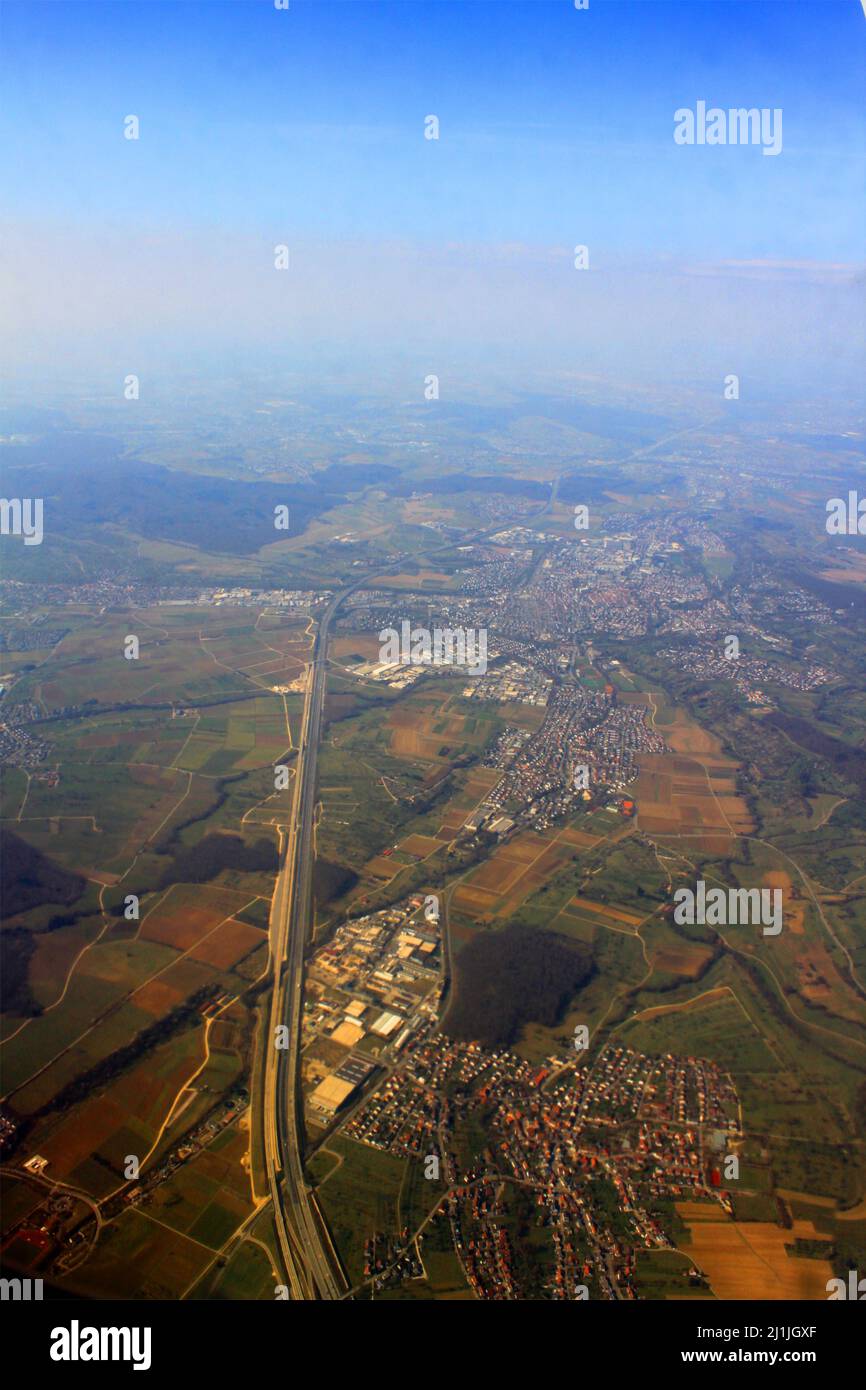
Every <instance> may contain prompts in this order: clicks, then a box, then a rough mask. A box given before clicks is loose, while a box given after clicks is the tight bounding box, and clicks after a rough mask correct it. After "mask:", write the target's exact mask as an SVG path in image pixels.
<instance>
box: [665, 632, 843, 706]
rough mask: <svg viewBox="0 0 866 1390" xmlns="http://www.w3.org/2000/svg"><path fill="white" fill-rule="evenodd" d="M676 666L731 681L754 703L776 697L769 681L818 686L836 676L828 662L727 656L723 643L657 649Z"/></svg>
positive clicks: (702, 676) (767, 702)
mask: <svg viewBox="0 0 866 1390" xmlns="http://www.w3.org/2000/svg"><path fill="white" fill-rule="evenodd" d="M657 655H658V657H659V658H660V659H661V660H663V661H666V662H667V663H668V664H669V665H670V666H671V667H673V668H674V670H677V671H686V672H688V674H689V675H692V676H697V677H699V678H700V679H701V680H714V681H730V682H731V683H732V684H733V685H734V686H735V687H736V689H737V690H738V691H739V692H740V694H741V695H743V696H744V697H745V699H746V701H747V702H748V703H749V704H750V705H761V706H768V705H772V703H773V700H772V698H771V696H769V695H768V694H767V692H766V690H765V688H764V687H765V686H767V685H783V686H785V687H787V689H788V690H804V691H807V690H817V689H818V688H819V686H822V685H826V684H827V683H828V682H829V681H832V680H835V679H836V674H835V672H834V671H831V670H830V668H829V667H827V666H821V665H812V664H811V663H810V664H806V665H803V666H783V665H782V664H781V663H780V662H778V661H769V660H768V659H767V658H766V657H759V656H746V655H740V656H738V657H736V658H729V657H726V656H725V654H724V650H723V648H722V647H721V646H712V647H708V646H700V647H685V648H677V647H675V648H670V649H665V650H662V651H660V652H658V653H657Z"/></svg>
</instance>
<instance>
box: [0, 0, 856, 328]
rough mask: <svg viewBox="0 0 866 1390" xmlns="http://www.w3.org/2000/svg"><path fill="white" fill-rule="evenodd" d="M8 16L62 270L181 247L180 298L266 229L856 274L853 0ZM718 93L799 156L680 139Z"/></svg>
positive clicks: (16, 140)
mask: <svg viewBox="0 0 866 1390" xmlns="http://www.w3.org/2000/svg"><path fill="white" fill-rule="evenodd" d="M2 24H3V73H4V87H5V97H4V99H3V114H2V124H0V137H2V145H3V148H4V150H5V154H4V155H3V157H2V164H0V176H2V178H3V186H4V189H5V207H6V211H5V218H6V223H7V228H8V230H9V231H10V232H11V245H12V247H13V253H14V250H15V248H16V247H18V246H20V245H24V246H25V247H26V246H27V245H29V246H30V247H31V248H33V254H34V257H35V258H36V259H41V260H42V262H43V264H44V261H45V259H46V258H47V257H49V256H50V255H53V254H56V249H57V246H58V245H60V244H62V243H63V239H64V238H68V239H69V244H70V246H72V245H77V244H78V242H77V240H76V239H81V244H82V245H84V244H86V241H87V238H88V236H89V235H91V234H93V235H95V237H96V239H97V240H98V241H101V246H102V250H101V253H100V255H101V259H102V263H103V264H104V265H105V266H106V275H108V274H109V267H110V262H111V261H112V254H111V251H112V248H109V247H107V245H106V238H113V253H114V256H115V258H116V259H117V260H119V261H120V260H122V258H123V253H124V249H126V250H127V252H128V253H129V254H132V255H133V256H134V255H135V254H136V253H135V247H136V243H137V241H138V240H139V239H142V238H146V239H147V240H148V245H149V248H150V250H149V253H148V254H149V255H150V256H151V260H152V261H153V257H154V256H155V255H156V254H157V253H156V252H155V251H154V247H155V246H157V245H158V244H160V241H161V240H162V245H163V254H164V258H165V267H164V273H165V277H166V283H167V284H172V283H173V277H178V276H181V275H182V274H183V270H182V263H183V255H182V254H181V253H180V252H179V251H178V246H179V244H180V243H181V242H184V241H185V242H186V244H187V245H190V244H192V243H194V242H195V241H196V240H197V241H198V242H199V243H200V244H201V245H202V246H203V247H205V248H206V254H207V255H211V256H213V255H215V254H218V250H219V247H220V246H221V245H223V244H224V245H225V248H226V251H225V254H226V256H227V257H228V261H227V265H228V264H231V265H233V264H234V261H233V259H232V257H233V256H235V255H236V254H240V255H243V253H242V252H239V251H237V249H236V248H237V247H240V246H241V245H244V246H250V247H252V246H254V245H255V244H256V239H257V238H258V239H260V241H261V244H262V245H263V246H264V245H270V244H273V243H275V242H278V241H286V242H287V243H289V244H291V245H293V246H294V245H296V244H297V245H299V246H304V245H306V246H315V245H317V244H321V245H324V244H326V243H327V244H328V245H331V246H333V245H335V244H338V243H341V242H342V243H347V244H350V245H358V244H360V245H362V246H364V247H365V248H367V250H369V248H371V247H372V248H375V247H376V246H379V247H384V246H401V247H404V248H405V247H410V248H414V254H415V255H416V256H418V257H419V258H422V259H423V258H424V257H429V256H431V255H432V256H433V257H435V256H437V255H440V254H444V251H443V248H453V247H454V246H461V247H465V248H472V250H471V253H469V254H470V259H471V257H473V256H474V257H477V256H478V254H479V250H478V249H479V248H485V247H487V248H497V250H496V252H495V254H496V255H501V254H506V255H507V254H508V248H510V247H522V248H527V250H526V254H527V255H528V256H529V257H530V259H532V258H536V259H537V258H538V257H542V258H543V257H544V256H555V255H556V254H557V253H558V252H561V253H562V254H563V255H565V254H566V253H567V251H568V248H570V247H572V246H573V245H574V244H575V243H578V242H580V243H585V244H587V245H589V246H590V247H591V250H592V255H593V264H594V265H595V266H596V267H598V266H604V265H609V266H614V265H618V264H622V263H624V262H627V263H628V264H630V265H635V264H636V265H646V266H651V267H658V266H659V265H664V264H665V263H666V262H667V261H671V260H672V261H673V262H675V263H677V264H679V263H680V262H682V261H686V262H688V263H689V265H690V266H694V265H695V264H698V265H716V264H718V263H725V264H728V263H730V262H760V263H765V262H774V263H775V262H781V263H799V262H810V263H812V262H817V263H828V264H829V265H831V266H833V265H835V266H838V265H852V264H856V263H859V262H862V259H863V235H864V223H866V199H864V192H863V189H864V172H866V171H864V154H866V117H864V110H863V103H862V89H863V87H864V84H866V18H864V13H863V9H862V8H861V5H860V3H859V0H794V2H793V3H788V0H768V2H767V3H764V0H731V2H729V0H686V2H685V3H677V2H675V3H664V2H663V0H662V2H657V0H638V3H629V2H627V0H622V2H620V0H590V8H589V10H588V11H576V10H575V9H574V7H573V5H572V4H571V3H570V0H550V3H547V0H535V2H534V3H507V2H505V0H487V2H486V3H463V0H455V2H454V3H444V4H443V3H437V0H417V3H416V2H415V0H403V3H396V4H386V3H376V4H368V3H366V0H344V2H343V3H328V2H327V0H322V2H321V3H319V2H317V0H309V3H308V2H307V0H291V6H290V9H289V10H288V12H285V11H278V10H276V9H275V8H274V5H273V3H272V0H241V3H234V2H233V0H212V3H197V0H170V3H162V0H124V3H113V0H104V2H97V3H88V2H87V0H85V3H77V0H72V3H65V0H52V2H51V3H40V2H39V0H27V3H19V2H18V0H5V3H4V5H3V19H2ZM698 99H703V100H706V101H707V102H708V104H710V105H718V106H721V107H724V108H727V107H729V106H737V107H740V106H745V107H750V106H757V107H770V108H776V107H780V108H781V109H782V111H783V131H784V145H783V152H782V154H781V155H780V156H778V157H776V158H771V157H766V156H764V155H763V154H762V152H761V150H760V148H753V147H740V146H735V147H727V148H715V149H709V148H706V147H704V148H698V147H693V148H681V147H678V146H676V145H675V144H674V142H673V138H672V132H673V113H674V111H675V110H676V109H677V108H679V107H681V106H692V107H693V106H694V104H695V102H696V101H697V100H698ZM130 113H134V114H136V115H138V116H139V118H140V121H141V138H140V139H139V141H137V142H131V141H126V140H124V139H123V138H122V122H123V118H124V116H126V115H128V114H130ZM429 114H435V115H437V116H438V118H439V120H440V123H441V128H440V139H439V140H438V141H426V140H424V138H423V122H424V117H425V116H427V115H429ZM43 237H44V238H45V241H44V243H43V242H42V240H41V238H43ZM230 247H234V248H235V249H234V250H230V249H229V248H230ZM502 248H505V250H504V252H503V250H502ZM84 254H85V253H84V252H82V256H84ZM364 254H367V251H365V252H364ZM22 256H23V257H24V259H25V260H26V252H22ZM95 271H96V268H95V267H94V273H95ZM22 273H24V274H26V268H25V270H24V271H23V272H22ZM154 273H156V271H155V270H154ZM49 279H50V277H49ZM99 288H100V287H99V285H98V284H96V285H95V286H94V297H95V298H96V299H97V300H98V299H99ZM52 289H54V286H53V285H52ZM85 298H86V296H84V295H83V294H82V298H81V306H82V312H84V300H85ZM109 298H110V296H109ZM138 312H141V310H139V311H138ZM359 312H361V311H360V310H359ZM85 317H86V315H85ZM323 331H329V330H328V329H327V328H324V329H323Z"/></svg>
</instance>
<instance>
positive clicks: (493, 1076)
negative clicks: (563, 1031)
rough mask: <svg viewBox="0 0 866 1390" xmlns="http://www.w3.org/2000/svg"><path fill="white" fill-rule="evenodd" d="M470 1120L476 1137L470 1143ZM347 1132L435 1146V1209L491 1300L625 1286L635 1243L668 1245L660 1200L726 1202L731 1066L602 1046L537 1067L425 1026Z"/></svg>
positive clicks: (606, 1291) (735, 1110) (624, 1292)
mask: <svg viewBox="0 0 866 1390" xmlns="http://www.w3.org/2000/svg"><path fill="white" fill-rule="evenodd" d="M479 1121H480V1122H481V1123H483V1132H484V1142H483V1144H482V1146H481V1147H480V1148H479V1142H477V1141H476V1142H475V1143H474V1144H472V1143H468V1142H467V1135H468V1134H469V1133H471V1132H472V1131H473V1129H474V1130H475V1131H476V1132H477V1126H478V1122H479ZM343 1133H344V1134H345V1135H347V1136H348V1137H351V1138H352V1139H354V1140H356V1141H357V1142H359V1143H363V1144H367V1145H369V1146H371V1147H373V1148H377V1149H381V1150H384V1151H386V1152H388V1153H391V1154H395V1155H398V1156H400V1157H404V1158H410V1159H413V1160H416V1161H418V1162H419V1163H422V1164H429V1163H430V1160H431V1159H433V1158H436V1159H438V1162H439V1177H440V1180H441V1183H442V1184H443V1185H444V1187H445V1193H444V1195H443V1197H442V1199H441V1201H440V1204H439V1208H438V1211H437V1218H436V1219H437V1220H439V1221H442V1222H447V1224H448V1227H449V1230H450V1235H451V1240H452V1244H453V1247H454V1250H455V1252H456V1253H457V1255H458V1258H459V1259H460V1262H461V1265H462V1268H463V1272H464V1275H465V1277H466V1280H467V1282H468V1283H469V1285H470V1286H471V1287H472V1288H473V1289H474V1290H475V1292H476V1294H477V1295H478V1296H479V1297H481V1298H485V1299H497V1300H498V1299H519V1298H524V1299H525V1298H527V1297H543V1298H552V1299H567V1300H571V1299H577V1298H585V1297H591V1298H611V1299H612V1298H633V1297H635V1296H636V1292H637V1284H636V1279H637V1275H638V1260H637V1256H638V1253H639V1252H640V1251H641V1250H651V1249H669V1248H671V1246H672V1240H671V1238H670V1237H669V1235H668V1233H667V1231H666V1230H665V1226H664V1219H663V1217H662V1216H661V1215H660V1211H661V1209H662V1208H661V1205H660V1204H661V1203H664V1202H669V1201H671V1200H677V1199H682V1198H693V1197H696V1196H701V1197H712V1198H713V1199H715V1200H717V1201H718V1202H720V1204H721V1205H722V1206H723V1207H725V1208H726V1209H728V1210H730V1195H729V1193H728V1192H727V1191H726V1190H725V1188H724V1187H723V1185H722V1183H721V1178H720V1171H719V1170H720V1165H721V1162H722V1159H721V1155H722V1154H724V1153H730V1152H731V1150H732V1148H735V1147H736V1146H737V1145H738V1144H739V1142H740V1138H741V1134H740V1118H739V1101H738V1097H737V1093H736V1090H735V1087H734V1084H733V1082H732V1080H731V1077H730V1076H729V1075H728V1074H727V1073H725V1072H724V1071H723V1070H722V1069H721V1068H719V1067H717V1066H716V1065H715V1064H714V1063H712V1062H710V1061H707V1060H705V1059H702V1058H696V1057H685V1056H673V1055H671V1054H668V1055H665V1056H657V1057H650V1056H646V1055H644V1054H643V1053H640V1052H637V1051H634V1050H631V1049H628V1048H624V1047H619V1046H613V1045H608V1046H607V1047H605V1048H604V1049H603V1050H602V1052H601V1053H600V1054H599V1056H598V1057H597V1059H596V1060H595V1061H594V1062H593V1064H592V1065H591V1066H589V1067H587V1068H586V1069H584V1070H571V1069H570V1068H568V1067H566V1068H563V1066H562V1059H561V1058H551V1059H550V1060H549V1062H548V1063H546V1064H545V1065H544V1066H541V1067H538V1066H535V1065H532V1064H530V1063H529V1062H528V1061H526V1060H525V1059H523V1058H519V1057H517V1056H515V1055H514V1054H512V1053H510V1052H507V1051H502V1052H490V1051H487V1050H485V1049H483V1048H482V1047H480V1046H479V1045H478V1044H476V1043H465V1042H455V1041H454V1040H452V1039H450V1038H448V1037H446V1036H445V1035H443V1034H433V1033H432V1032H430V1031H429V1030H427V1031H420V1032H419V1034H418V1035H417V1037H416V1038H415V1039H414V1040H413V1042H412V1044H411V1046H410V1047H408V1048H407V1049H406V1051H405V1053H404V1055H403V1057H402V1058H401V1059H400V1062H399V1064H398V1065H396V1066H395V1067H394V1068H393V1069H392V1070H391V1072H390V1074H389V1075H388V1077H387V1078H386V1079H385V1080H384V1082H383V1084H382V1085H381V1086H380V1087H379V1088H378V1089H377V1090H376V1091H375V1092H374V1093H373V1094H371V1095H370V1096H369V1097H368V1098H367V1099H366V1100H365V1102H364V1104H363V1105H362V1106H361V1107H360V1108H359V1109H358V1110H357V1111H356V1112H355V1113H354V1114H353V1115H352V1116H351V1118H350V1119H349V1120H348V1122H347V1123H346V1124H345V1125H344V1127H343ZM527 1223H529V1224H530V1225H531V1226H532V1227H533V1228H534V1229H535V1232H536V1234H534V1235H533V1236H532V1237H531V1245H532V1248H533V1252H534V1253H533V1258H532V1260H527V1259H526V1257H525V1252H522V1246H525V1244H526V1237H525V1227H526V1225H527ZM521 1229H524V1235H523V1237H522V1240H521V1239H518V1238H517V1237H518V1233H519V1232H520V1230H521ZM402 1248H403V1247H401V1245H400V1242H399V1241H398V1243H397V1247H396V1251H395V1255H399V1253H400V1251H401V1249H402ZM415 1277H417V1276H415Z"/></svg>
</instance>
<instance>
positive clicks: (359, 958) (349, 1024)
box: [301, 897, 441, 1125]
mask: <svg viewBox="0 0 866 1390" xmlns="http://www.w3.org/2000/svg"><path fill="white" fill-rule="evenodd" d="M440 984H441V933H440V927H439V915H438V903H437V901H436V899H435V898H432V897H429V898H426V899H425V898H421V897H413V898H409V899H407V900H406V901H405V902H403V903H400V904H398V905H396V906H395V907H392V908H388V909H386V910H384V911H382V912H375V913H369V914H367V915H365V916H363V917H357V918H354V919H352V920H351V921H349V922H346V923H344V924H343V925H341V926H339V927H337V928H336V930H335V932H334V934H333V936H332V938H331V940H330V941H328V942H327V943H326V944H325V945H324V946H322V947H320V949H319V950H318V951H317V952H316V954H315V956H314V957H313V960H312V962H311V965H310V969H309V972H308V976H307V982H306V993H305V1002H304V1014H303V1031H302V1039H301V1041H302V1048H303V1083H304V1090H305V1095H306V1100H307V1105H308V1109H309V1114H310V1118H311V1120H313V1121H314V1122H316V1123H318V1124H320V1125H322V1124H326V1123H328V1122H330V1120H332V1119H333V1117H334V1116H335V1115H336V1114H337V1112H338V1111H339V1110H340V1109H342V1107H343V1106H345V1105H346V1104H347V1103H348V1102H349V1101H350V1100H351V1099H352V1098H353V1097H354V1096H355V1095H356V1094H357V1092H358V1090H359V1089H360V1088H361V1087H362V1086H363V1085H364V1083H365V1082H366V1081H367V1080H368V1079H369V1077H370V1076H371V1074H372V1072H373V1071H374V1070H375V1069H376V1068H377V1067H379V1066H383V1065H386V1064H387V1063H388V1062H389V1061H391V1060H392V1059H394V1058H397V1057H399V1055H400V1053H401V1052H402V1050H403V1048H404V1047H405V1046H406V1044H407V1043H408V1042H409V1039H410V1038H411V1037H412V1035H413V1033H415V1032H416V1030H417V1029H418V1028H419V1027H421V1026H422V1025H424V1024H427V1023H429V1021H430V1019H431V1018H432V1017H434V1016H435V1010H436V1006H437V1003H438V998H439V990H440Z"/></svg>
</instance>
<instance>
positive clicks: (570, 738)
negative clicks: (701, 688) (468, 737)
mask: <svg viewBox="0 0 866 1390" xmlns="http://www.w3.org/2000/svg"><path fill="white" fill-rule="evenodd" d="M512 745H513V746H514V755H513V757H512V758H511V760H510V762H509V763H508V765H507V767H506V768H505V771H504V772H503V776H502V778H501V779H500V781H499V782H498V783H497V784H496V786H495V787H494V788H493V789H492V791H491V792H490V793H489V794H488V796H487V799H486V801H485V803H484V807H483V810H484V812H485V813H490V812H499V813H503V812H508V813H509V814H510V815H511V816H513V817H514V818H515V819H516V820H521V819H522V820H524V821H525V822H526V823H527V824H529V825H530V826H531V827H532V828H533V829H537V830H544V829H546V828H547V827H548V826H550V825H552V824H553V822H554V821H555V820H556V819H557V818H558V817H560V816H563V815H567V814H568V813H569V812H571V811H573V810H574V808H575V807H576V806H577V805H578V804H579V803H580V802H581V801H583V802H587V801H591V800H592V798H593V795H594V793H595V792H597V791H598V790H599V789H604V790H605V791H606V792H607V793H611V792H612V793H615V794H619V793H621V792H623V791H624V790H625V789H626V788H627V787H628V786H629V784H630V783H631V782H633V781H634V780H635V778H636V777H637V775H638V771H639V768H638V762H637V758H638V755H639V754H641V753H663V752H664V751H665V742H664V739H663V738H662V736H661V734H659V733H658V732H657V731H656V730H655V729H653V728H651V727H650V725H649V723H648V722H647V717H646V707H645V706H644V705H643V704H637V703H635V704H626V703H623V702H622V701H621V700H620V698H619V696H618V694H617V692H616V690H615V689H614V687H613V686H612V685H610V684H606V685H605V686H604V687H603V689H599V690H594V689H590V688H588V687H586V686H583V685H579V684H576V683H571V684H565V683H559V684H556V685H554V686H553V688H552V692H551V695H550V698H549V701H548V704H547V709H546V712H545V718H544V722H543V723H542V725H541V727H540V728H539V729H538V730H537V731H536V732H535V733H533V734H532V735H531V736H530V737H529V738H519V739H518V738H511V737H508V738H505V737H503V738H501V739H500V741H499V744H498V747H497V750H496V751H495V752H494V753H493V756H494V759H495V758H497V757H499V758H502V755H503V754H504V753H505V752H506V751H508V750H510V748H511V747H512ZM494 765H501V764H496V763H495V764H494ZM583 768H586V769H588V773H587V777H588V785H587V777H584V776H583V774H582V773H581V769H583Z"/></svg>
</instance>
